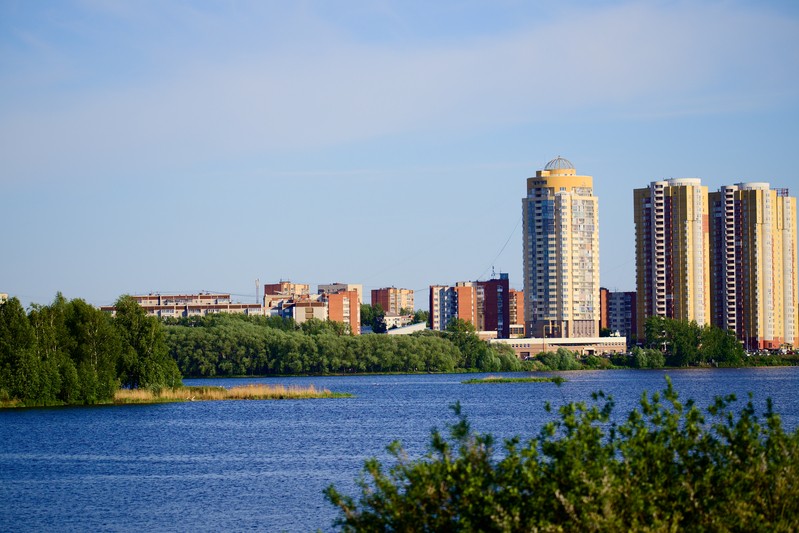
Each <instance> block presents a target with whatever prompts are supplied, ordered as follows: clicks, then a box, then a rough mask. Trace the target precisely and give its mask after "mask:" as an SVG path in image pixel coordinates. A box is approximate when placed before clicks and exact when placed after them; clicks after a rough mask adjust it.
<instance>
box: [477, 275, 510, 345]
mask: <svg viewBox="0 0 799 533" xmlns="http://www.w3.org/2000/svg"><path fill="white" fill-rule="evenodd" d="M509 283H510V282H509V280H508V275H507V274H504V273H502V274H500V275H499V278H496V279H490V280H488V281H477V282H475V285H476V286H477V331H495V332H496V334H497V338H498V339H507V338H508V337H510V286H509Z"/></svg>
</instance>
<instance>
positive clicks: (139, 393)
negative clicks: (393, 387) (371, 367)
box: [114, 385, 352, 404]
mask: <svg viewBox="0 0 799 533" xmlns="http://www.w3.org/2000/svg"><path fill="white" fill-rule="evenodd" d="M351 397H352V395H351V394H347V393H340V392H331V391H329V390H327V389H319V390H317V389H316V387H314V386H313V385H310V386H308V387H294V386H292V387H286V386H283V385H242V386H238V387H231V388H230V389H226V388H224V387H180V388H176V389H163V390H161V391H159V392H154V391H151V390H147V389H120V390H118V391H117V392H116V394H115V395H114V403H115V404H127V403H157V402H194V401H198V402H199V401H216V400H306V399H314V398H351Z"/></svg>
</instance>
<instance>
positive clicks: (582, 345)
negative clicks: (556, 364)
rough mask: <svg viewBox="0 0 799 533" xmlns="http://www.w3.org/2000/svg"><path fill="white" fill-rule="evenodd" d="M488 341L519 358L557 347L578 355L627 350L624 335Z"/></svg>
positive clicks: (525, 357)
mask: <svg viewBox="0 0 799 533" xmlns="http://www.w3.org/2000/svg"><path fill="white" fill-rule="evenodd" d="M488 342H489V343H490V344H494V343H497V344H504V345H506V346H510V347H511V348H513V350H514V351H515V352H516V356H517V357H518V358H519V359H527V358H530V357H535V356H536V355H538V354H539V353H541V352H555V351H557V350H558V348H566V349H567V350H570V351H572V352H577V353H578V354H580V355H603V354H613V353H624V352H625V351H626V350H627V339H626V338H624V337H579V338H574V337H549V338H525V339H491V340H489V341H488Z"/></svg>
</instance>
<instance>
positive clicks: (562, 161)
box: [544, 156, 574, 170]
mask: <svg viewBox="0 0 799 533" xmlns="http://www.w3.org/2000/svg"><path fill="white" fill-rule="evenodd" d="M565 169H571V170H574V165H572V162H571V161H569V160H568V159H566V158H563V157H560V156H558V157H556V158H555V159H553V160H552V161H550V162H549V163H547V164H546V166H545V167H544V170H565Z"/></svg>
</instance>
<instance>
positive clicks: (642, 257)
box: [633, 178, 710, 339]
mask: <svg viewBox="0 0 799 533" xmlns="http://www.w3.org/2000/svg"><path fill="white" fill-rule="evenodd" d="M707 198H708V196H707V187H703V186H702V184H701V181H700V180H699V179H695V178H680V179H670V180H666V181H654V182H652V183H651V184H650V186H649V187H646V188H641V189H635V190H634V192H633V201H634V214H635V261H636V289H637V291H636V292H637V315H638V316H637V319H636V322H637V330H638V331H637V336H638V338H639V339H642V338H643V337H644V323H645V321H646V318H647V317H650V316H662V317H666V318H673V319H677V320H688V321H691V320H695V321H696V322H697V323H698V324H699V325H700V326H702V325H705V324H707V323H709V322H710V268H709V259H710V256H709V254H710V250H709V236H708V203H707V202H708V200H707Z"/></svg>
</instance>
